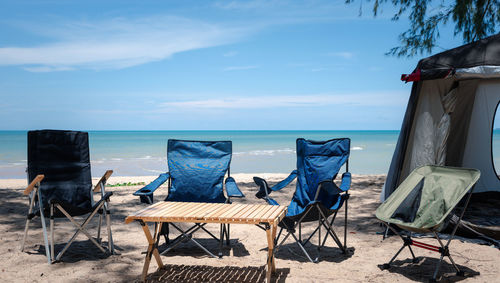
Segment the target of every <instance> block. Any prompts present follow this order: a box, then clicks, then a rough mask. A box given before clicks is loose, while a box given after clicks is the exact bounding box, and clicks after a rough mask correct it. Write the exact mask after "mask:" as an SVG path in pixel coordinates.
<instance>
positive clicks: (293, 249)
mask: <svg viewBox="0 0 500 283" xmlns="http://www.w3.org/2000/svg"><path fill="white" fill-rule="evenodd" d="M254 175H255V174H235V175H234V176H233V177H234V178H235V179H236V181H237V182H238V185H239V187H240V189H241V190H242V191H243V192H244V194H245V195H246V198H244V199H237V200H235V201H234V202H236V203H262V202H263V201H262V200H259V199H257V198H256V197H255V196H254V195H255V192H256V189H257V187H256V186H255V185H254V183H253V181H252V178H251V177H252V176H254ZM257 175H259V176H261V177H265V178H267V179H268V180H269V181H270V183H271V184H273V183H276V182H277V181H279V180H281V179H282V178H284V177H286V175H285V174H257ZM152 179H154V177H144V176H141V177H112V178H111V179H110V180H109V182H108V183H109V184H116V183H123V182H132V183H137V182H146V183H147V182H149V181H151V180H152ZM384 179H385V176H384V175H354V176H353V184H352V187H351V198H350V200H349V220H348V221H349V223H348V239H347V245H348V247H349V253H348V255H344V254H342V253H341V251H340V250H339V249H338V248H337V247H336V245H335V244H334V242H333V241H332V240H331V239H329V240H328V241H327V247H326V248H325V249H324V250H323V253H322V255H323V257H322V259H321V261H320V262H319V263H317V264H314V263H310V262H308V261H307V260H306V258H305V257H304V256H303V255H302V253H301V252H300V250H299V248H298V247H297V245H296V244H294V243H293V242H292V240H288V241H287V242H286V244H285V245H284V246H283V247H282V248H281V249H280V251H279V252H278V253H277V254H276V267H277V274H276V276H275V277H274V279H275V280H277V281H278V282H284V281H286V282H329V281H333V280H336V281H339V282H408V281H426V280H428V279H429V278H430V277H431V275H432V272H433V270H434V266H435V263H436V262H437V260H438V257H437V254H436V253H431V252H429V251H426V250H422V249H417V250H416V251H415V252H416V255H417V257H419V259H420V260H419V263H417V264H412V263H411V260H410V259H408V258H407V257H408V256H409V252H408V251H407V250H405V251H403V252H402V254H401V255H400V256H399V257H398V259H397V260H396V261H395V263H394V267H393V268H392V269H390V270H389V271H387V270H381V269H380V268H379V267H378V265H379V264H383V263H385V262H387V261H388V260H389V259H390V258H391V257H392V255H393V254H394V253H395V252H396V251H397V249H398V248H399V247H400V246H401V240H400V239H398V238H396V237H390V238H388V239H386V240H384V241H382V237H381V236H380V235H378V234H377V232H380V231H382V227H381V226H380V224H379V222H378V221H377V220H376V218H375V216H374V213H375V209H376V208H377V207H378V205H379V193H380V191H381V188H382V186H383V183H384ZM94 181H97V179H95V180H94ZM25 186H26V180H21V179H3V180H0V202H1V203H0V213H1V214H2V215H3V218H2V220H1V221H0V240H1V244H0V253H1V254H2V255H3V257H2V258H1V259H0V266H1V273H0V278H2V281H4V282H130V281H139V280H140V274H141V271H142V266H143V262H144V252H145V250H146V246H147V245H146V243H147V242H146V239H145V237H144V234H143V232H142V229H141V228H140V226H139V225H138V224H136V223H131V224H128V225H125V224H124V219H125V217H126V216H127V215H129V214H131V213H133V212H135V211H137V210H139V209H141V208H143V207H144V205H142V204H140V202H139V200H138V198H137V197H134V196H133V195H132V193H133V192H134V191H135V190H137V189H138V188H140V187H141V186H120V187H109V188H107V190H108V191H112V192H113V194H114V195H113V196H112V198H111V212H112V224H113V226H112V227H113V238H114V242H115V246H116V249H117V253H118V254H117V255H107V254H106V255H105V254H102V253H101V252H100V251H99V250H98V249H97V248H96V247H95V246H93V244H92V243H91V242H90V241H88V240H87V238H86V237H85V236H83V235H80V236H79V237H78V238H77V240H76V242H74V243H73V245H72V246H71V248H70V249H69V250H68V252H67V253H66V254H65V255H64V256H63V258H62V262H58V263H55V264H52V265H49V264H47V259H46V257H45V251H44V246H43V238H42V229H41V224H40V221H39V218H36V220H35V221H34V222H33V223H32V224H31V226H30V231H29V237H28V240H27V243H26V248H25V252H21V251H20V245H21V239H22V235H23V229H24V223H25V222H24V221H25V215H26V212H27V210H28V199H27V197H25V196H23V195H22V190H23V189H24V187H25ZM293 192H294V186H293V185H290V186H289V187H287V188H285V189H283V190H282V191H280V192H276V193H275V197H276V200H277V201H278V202H279V203H281V204H288V202H289V200H290V198H291V196H292V194H293ZM166 193H167V190H166V188H165V189H162V190H160V192H159V193H158V194H156V195H155V198H156V200H160V199H163V198H164V196H165V195H166ZM96 199H98V196H97V195H96ZM343 213H344V211H343V209H342V210H341V211H340V215H341V216H343ZM94 220H95V221H93V223H92V225H93V226H96V224H97V218H96V219H94ZM183 226H186V225H183ZM208 228H209V230H211V231H213V232H217V231H218V225H217V224H212V225H209V226H208ZM304 230H305V231H306V232H307V229H304ZM335 230H336V231H338V232H337V233H338V234H339V235H342V234H343V227H342V226H341V225H340V221H339V222H338V223H337V224H336V229H335ZM56 231H57V233H56V236H55V242H56V253H57V252H58V250H60V249H62V247H63V245H64V243H66V241H67V240H68V238H69V237H70V236H71V235H72V234H73V231H74V228H73V226H72V225H71V223H70V222H69V221H67V220H65V219H60V220H56ZM92 231H93V232H95V231H96V230H95V229H94V230H92ZM198 237H200V238H201V242H202V243H204V244H207V246H208V248H209V249H211V250H214V251H215V250H217V242H216V241H214V240H211V239H208V237H207V236H206V235H204V234H203V233H199V234H198ZM104 240H106V234H105V233H104ZM315 241H317V240H315ZM422 241H426V242H429V243H433V242H432V241H430V239H423V240H422ZM160 243H163V242H162V241H161V242H160ZM309 247H310V246H309ZM266 248H267V242H266V236H265V233H264V232H263V231H262V230H260V229H259V228H257V227H255V226H250V225H232V226H231V247H230V248H226V249H225V251H224V253H225V256H224V257H223V258H222V259H214V258H210V257H208V256H206V255H205V253H204V252H203V251H201V250H200V249H199V248H197V247H196V246H194V244H191V243H186V244H183V245H181V246H179V247H178V248H176V249H175V250H174V251H172V252H171V253H168V254H167V255H165V256H162V259H163V262H164V264H165V265H166V266H165V268H164V269H162V270H159V271H157V272H155V270H156V263H155V262H154V261H153V262H152V264H151V266H150V271H149V272H150V276H149V277H148V280H150V281H151V280H152V281H162V282H190V281H196V282H216V281H218V282H260V281H263V280H264V278H265V272H264V270H265V262H266V256H267V250H266ZM161 249H162V246H160V250H161ZM310 249H312V250H313V252H314V249H315V248H314V247H310ZM451 254H452V256H453V257H454V259H455V260H456V262H457V264H458V266H459V267H460V268H462V269H463V270H464V271H465V272H466V274H469V275H471V274H475V273H478V272H479V273H480V275H475V276H472V275H471V276H469V277H467V278H463V277H457V276H455V275H454V272H453V269H452V266H451V264H449V263H448V262H446V263H444V264H443V265H442V269H441V270H442V272H443V273H444V276H443V282H449V281H451V282H455V281H461V280H464V281H467V282H469V281H470V282H496V281H497V280H498V276H499V275H500V272H499V266H500V251H499V250H498V249H496V248H494V247H490V246H486V245H479V244H473V243H468V242H462V241H460V240H453V242H452V244H451Z"/></svg>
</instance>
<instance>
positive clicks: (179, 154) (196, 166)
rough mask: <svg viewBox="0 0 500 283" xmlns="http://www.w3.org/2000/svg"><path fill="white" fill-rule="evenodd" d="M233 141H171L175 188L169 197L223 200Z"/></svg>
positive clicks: (170, 150) (170, 167)
mask: <svg viewBox="0 0 500 283" xmlns="http://www.w3.org/2000/svg"><path fill="white" fill-rule="evenodd" d="M231 154H232V143H231V141H184V140H169V141H168V149H167V159H168V168H169V172H170V177H171V182H172V183H171V187H170V190H169V193H168V196H167V198H166V199H165V200H168V201H190V202H211V203H223V202H225V201H226V197H225V196H224V191H223V181H224V176H225V175H226V172H227V171H228V169H229V165H230V163H231Z"/></svg>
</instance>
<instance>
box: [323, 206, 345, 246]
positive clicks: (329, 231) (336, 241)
mask: <svg viewBox="0 0 500 283" xmlns="http://www.w3.org/2000/svg"><path fill="white" fill-rule="evenodd" d="M319 213H320V214H321V216H323V218H324V219H328V218H327V217H326V216H325V215H324V214H323V212H322V211H321V210H319ZM336 215H337V214H336V213H335V215H334V217H333V219H332V221H331V222H330V223H329V224H328V226H327V224H325V222H322V225H323V226H324V227H325V229H326V232H327V235H326V236H328V235H330V236H331V237H332V239H333V240H334V241H335V243H336V244H337V246H338V247H339V248H340V249H341V250H342V253H346V247H345V246H342V243H341V242H340V239H339V237H338V236H337V234H335V232H334V231H333V229H332V225H333V221H334V220H335V216H336ZM325 241H326V239H325Z"/></svg>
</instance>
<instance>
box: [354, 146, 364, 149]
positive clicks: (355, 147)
mask: <svg viewBox="0 0 500 283" xmlns="http://www.w3.org/2000/svg"><path fill="white" fill-rule="evenodd" d="M363 149H365V148H364V147H361V146H353V147H351V150H363Z"/></svg>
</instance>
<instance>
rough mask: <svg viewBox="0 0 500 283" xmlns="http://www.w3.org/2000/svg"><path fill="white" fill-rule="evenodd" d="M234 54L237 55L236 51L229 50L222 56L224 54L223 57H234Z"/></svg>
mask: <svg viewBox="0 0 500 283" xmlns="http://www.w3.org/2000/svg"><path fill="white" fill-rule="evenodd" d="M236 55H238V52H237V51H229V52H226V53H224V54H222V56H224V57H234V56H236Z"/></svg>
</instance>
